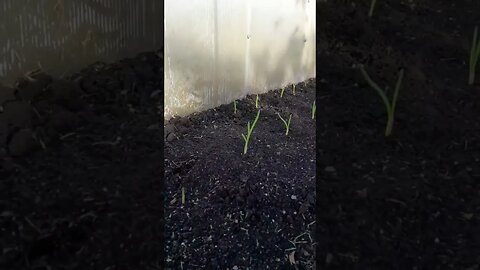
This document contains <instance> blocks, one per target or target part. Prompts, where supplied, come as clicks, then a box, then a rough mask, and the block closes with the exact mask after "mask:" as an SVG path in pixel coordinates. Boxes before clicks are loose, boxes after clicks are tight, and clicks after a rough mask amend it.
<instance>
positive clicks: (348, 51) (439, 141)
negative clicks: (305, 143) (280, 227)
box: [316, 0, 480, 270]
mask: <svg viewBox="0 0 480 270" xmlns="http://www.w3.org/2000/svg"><path fill="white" fill-rule="evenodd" d="M360 2H361V3H360ZM369 2H370V1H354V2H352V1H328V2H326V1H323V2H322V3H318V4H317V8H318V11H317V14H318V15H317V20H318V25H319V28H318V33H317V35H318V36H317V38H318V48H317V49H318V50H319V60H318V61H317V63H318V64H317V65H318V67H319V69H318V70H319V74H318V76H317V78H318V80H319V81H320V84H319V89H318V92H317V99H318V120H317V121H318V122H317V128H318V129H317V162H318V164H317V166H318V168H319V172H318V174H317V180H318V186H317V206H316V207H317V221H318V227H317V241H318V246H317V260H318V265H317V267H318V268H320V269H392V270H393V269H399V270H400V269H401V270H404V269H412V270H413V269H417V270H421V269H456V270H459V269H465V270H466V269H469V270H473V269H480V224H479V219H480V84H479V82H480V73H477V83H476V84H475V85H473V86H468V84H467V77H468V64H467V63H468V62H467V61H468V56H469V50H470V47H469V46H470V44H471V40H472V35H473V29H474V26H475V24H477V25H480V21H479V19H480V17H479V16H478V15H479V12H480V1H476V0H472V1H466V0H464V1H447V0H421V1H408V2H407V1H378V3H377V8H376V11H375V14H374V17H373V18H371V19H369V18H368V17H367V13H368V4H369ZM408 3H410V4H408ZM356 64H363V65H364V66H365V68H366V70H367V71H368V73H369V74H370V76H371V77H372V79H373V80H375V81H376V82H377V83H378V84H379V85H380V86H382V87H383V86H384V85H390V89H392V88H393V86H394V85H395V82H396V80H397V74H398V70H399V69H400V68H402V67H403V68H405V70H406V73H405V78H404V81H403V85H402V88H401V90H400V97H399V100H398V103H397V111H396V122H395V125H394V128H393V134H392V136H391V137H388V138H386V137H385V136H384V129H385V125H386V112H385V107H384V105H383V103H382V101H381V99H380V97H379V96H378V95H377V93H375V91H374V90H373V89H372V88H371V87H370V86H369V85H368V84H367V83H366V81H365V79H364V78H363V77H362V75H361V73H360V71H359V70H358V69H357V68H354V67H353V65H356ZM391 92H392V91H390V95H391V94H392V93H391Z"/></svg>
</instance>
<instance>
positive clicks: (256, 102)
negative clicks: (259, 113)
mask: <svg viewBox="0 0 480 270" xmlns="http://www.w3.org/2000/svg"><path fill="white" fill-rule="evenodd" d="M255 108H257V109H258V94H257V98H256V99H255Z"/></svg>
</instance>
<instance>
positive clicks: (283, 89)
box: [280, 86, 285, 97]
mask: <svg viewBox="0 0 480 270" xmlns="http://www.w3.org/2000/svg"><path fill="white" fill-rule="evenodd" d="M283 92H285V86H284V87H282V92H280V97H283Z"/></svg>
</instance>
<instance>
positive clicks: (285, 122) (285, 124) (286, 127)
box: [277, 113, 292, 136]
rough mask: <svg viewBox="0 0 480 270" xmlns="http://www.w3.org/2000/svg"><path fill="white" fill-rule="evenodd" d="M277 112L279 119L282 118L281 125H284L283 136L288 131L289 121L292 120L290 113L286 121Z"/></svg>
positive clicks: (286, 134)
mask: <svg viewBox="0 0 480 270" xmlns="http://www.w3.org/2000/svg"><path fill="white" fill-rule="evenodd" d="M277 114H278V117H280V120H282V122H283V125H284V126H285V136H288V131H289V130H290V121H291V120H292V114H290V116H289V117H288V122H287V121H286V120H285V119H283V118H282V116H281V115H280V114H279V113H277Z"/></svg>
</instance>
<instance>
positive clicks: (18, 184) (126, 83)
mask: <svg viewBox="0 0 480 270" xmlns="http://www.w3.org/2000/svg"><path fill="white" fill-rule="evenodd" d="M160 53H161V52H160ZM1 88H2V89H0V90H1V91H0V94H1V96H0V99H1V100H0V102H1V103H0V105H1V107H2V112H1V113H0V135H1V136H0V138H1V140H0V143H1V145H0V150H1V151H0V152H1V154H0V246H1V249H0V268H1V269H161V268H160V265H161V264H162V255H161V254H162V251H163V240H162V239H160V237H161V235H162V234H161V228H162V227H161V226H162V222H161V220H162V215H161V213H162V211H163V200H162V194H161V193H160V187H161V179H162V175H163V169H162V163H161V162H162V159H163V154H162V153H163V149H162V145H163V143H162V140H163V138H162V134H161V126H160V123H162V122H163V119H162V118H163V112H162V108H157V106H158V105H157V104H158V103H159V102H160V101H161V99H162V98H163V91H160V90H161V89H163V63H162V61H161V59H160V58H159V56H158V55H157V53H153V52H152V53H143V54H140V55H138V56H137V57H135V58H132V59H124V60H122V61H120V62H118V63H114V64H108V65H107V64H104V63H96V64H94V65H92V66H89V67H87V68H85V69H84V70H82V71H81V72H79V73H77V74H74V75H72V76H70V77H68V78H63V79H60V78H53V77H51V76H49V75H47V74H45V73H42V72H36V73H33V74H30V75H27V76H25V77H24V78H20V79H19V80H18V82H17V83H16V84H15V86H14V87H6V86H2V87H1Z"/></svg>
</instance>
